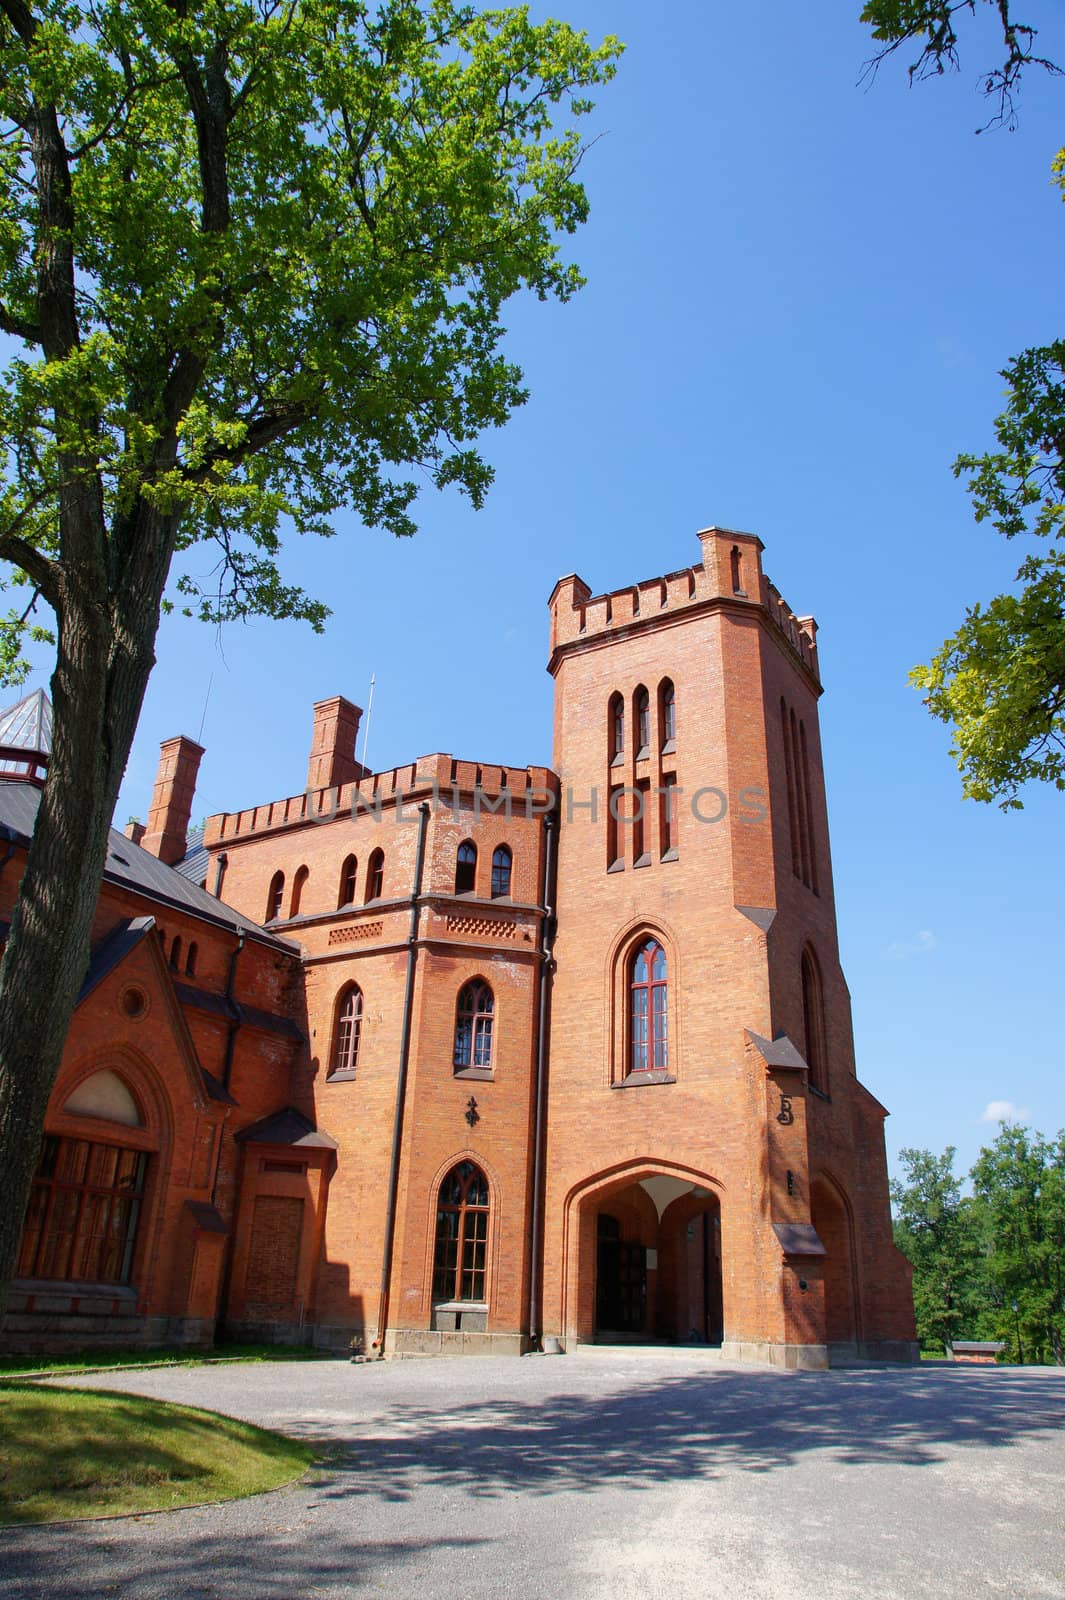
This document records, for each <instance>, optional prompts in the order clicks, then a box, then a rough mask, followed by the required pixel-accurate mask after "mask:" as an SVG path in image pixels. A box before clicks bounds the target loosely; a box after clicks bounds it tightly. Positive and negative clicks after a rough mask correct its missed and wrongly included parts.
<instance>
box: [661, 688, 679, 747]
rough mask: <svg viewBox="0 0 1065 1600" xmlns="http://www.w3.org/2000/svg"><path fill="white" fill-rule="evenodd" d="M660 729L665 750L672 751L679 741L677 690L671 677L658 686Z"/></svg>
mask: <svg viewBox="0 0 1065 1600" xmlns="http://www.w3.org/2000/svg"><path fill="white" fill-rule="evenodd" d="M658 729H659V733H660V734H661V736H662V749H663V752H671V751H672V750H673V749H674V748H675V746H676V742H677V692H676V690H675V689H674V687H673V684H672V682H671V681H670V679H669V678H663V679H662V682H661V683H660V684H659V686H658Z"/></svg>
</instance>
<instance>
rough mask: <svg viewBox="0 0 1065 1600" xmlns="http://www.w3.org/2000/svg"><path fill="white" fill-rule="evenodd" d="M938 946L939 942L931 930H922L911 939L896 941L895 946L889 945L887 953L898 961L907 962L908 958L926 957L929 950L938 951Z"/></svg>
mask: <svg viewBox="0 0 1065 1600" xmlns="http://www.w3.org/2000/svg"><path fill="white" fill-rule="evenodd" d="M938 945H939V940H938V939H937V938H936V936H935V934H934V933H933V932H932V930H931V928H922V929H921V930H920V932H918V933H915V934H913V936H912V937H911V938H909V939H896V940H895V941H894V943H893V944H889V945H888V948H887V953H888V955H889V956H893V957H894V958H895V960H896V961H905V959H906V958H907V956H923V955H926V954H927V952H928V951H929V950H935V949H937V948H938Z"/></svg>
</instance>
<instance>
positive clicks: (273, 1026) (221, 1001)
mask: <svg viewBox="0 0 1065 1600" xmlns="http://www.w3.org/2000/svg"><path fill="white" fill-rule="evenodd" d="M174 993H175V994H176V995H177V997H178V999H179V1000H180V1001H181V1003H182V1005H184V1006H195V1007H196V1009H197V1010H198V1011H207V1012H210V1013H211V1015H212V1016H216V1017H224V1018H225V1019H226V1021H227V1022H244V1023H247V1025H248V1027H249V1028H260V1029H262V1031H263V1032H264V1033H278V1034H280V1035H281V1037H282V1038H284V1039H297V1040H299V1039H303V1038H305V1037H306V1035H305V1034H304V1032H303V1029H302V1028H300V1027H298V1026H297V1024H296V1023H295V1022H293V1021H292V1019H291V1017H279V1016H276V1015H275V1014H274V1013H273V1012H272V1011H262V1010H260V1008H259V1007H258V1006H249V1005H245V1004H244V1002H243V1001H242V1000H234V999H231V998H230V997H229V996H228V995H224V994H215V993H214V992H213V990H211V989H199V988H197V987H196V985H195V984H192V983H179V982H176V981H175V983H174Z"/></svg>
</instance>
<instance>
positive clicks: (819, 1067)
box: [802, 950, 828, 1094]
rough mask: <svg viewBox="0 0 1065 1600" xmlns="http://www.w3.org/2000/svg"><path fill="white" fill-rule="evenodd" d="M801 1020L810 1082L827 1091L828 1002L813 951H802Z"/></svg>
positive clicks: (822, 1091)
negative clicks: (826, 1030) (826, 1009)
mask: <svg viewBox="0 0 1065 1600" xmlns="http://www.w3.org/2000/svg"><path fill="white" fill-rule="evenodd" d="M802 1023H803V1032H804V1034H805V1045H806V1052H805V1053H806V1065H807V1066H808V1067H809V1069H810V1084H811V1086H812V1087H813V1088H814V1089H819V1090H820V1091H821V1093H822V1094H827V1093H828V1059H827V1050H826V1047H825V1003H824V997H823V994H822V991H821V973H820V971H819V970H818V966H817V958H816V957H815V956H814V953H813V951H812V950H804V951H803V953H802Z"/></svg>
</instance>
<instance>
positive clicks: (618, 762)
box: [610, 750, 625, 771]
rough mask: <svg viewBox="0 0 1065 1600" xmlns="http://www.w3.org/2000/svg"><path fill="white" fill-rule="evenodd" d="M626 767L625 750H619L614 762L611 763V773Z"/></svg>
mask: <svg viewBox="0 0 1065 1600" xmlns="http://www.w3.org/2000/svg"><path fill="white" fill-rule="evenodd" d="M624 765H625V752H624V750H619V751H617V753H616V754H615V756H614V759H613V761H612V762H611V763H610V768H611V771H613V769H614V768H615V767H623V766H624Z"/></svg>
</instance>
